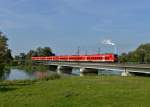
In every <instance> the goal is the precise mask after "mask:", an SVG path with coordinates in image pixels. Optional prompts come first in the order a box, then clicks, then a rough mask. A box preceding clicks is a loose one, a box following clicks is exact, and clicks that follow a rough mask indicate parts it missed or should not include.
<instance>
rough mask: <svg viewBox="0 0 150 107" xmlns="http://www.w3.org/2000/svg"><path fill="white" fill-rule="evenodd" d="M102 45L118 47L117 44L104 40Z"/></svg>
mask: <svg viewBox="0 0 150 107" xmlns="http://www.w3.org/2000/svg"><path fill="white" fill-rule="evenodd" d="M102 43H103V44H106V45H112V46H114V45H116V44H115V43H113V42H112V41H111V40H110V39H106V40H103V41H102Z"/></svg>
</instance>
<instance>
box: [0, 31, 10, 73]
mask: <svg viewBox="0 0 150 107" xmlns="http://www.w3.org/2000/svg"><path fill="white" fill-rule="evenodd" d="M7 40H8V39H7V38H6V36H5V35H4V34H3V33H2V32H0V71H1V70H3V69H4V66H5V65H6V64H10V63H11V61H12V56H11V50H10V49H8V47H7V46H8V45H7Z"/></svg>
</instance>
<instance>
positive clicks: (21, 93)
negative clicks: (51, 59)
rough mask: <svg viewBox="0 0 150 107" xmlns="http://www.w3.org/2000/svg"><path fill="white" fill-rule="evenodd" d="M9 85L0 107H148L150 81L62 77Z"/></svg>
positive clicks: (1, 93)
mask: <svg viewBox="0 0 150 107" xmlns="http://www.w3.org/2000/svg"><path fill="white" fill-rule="evenodd" d="M0 83H3V82H0ZM6 83H7V82H6ZM8 83H9V82H8ZM8 83H7V86H3V87H2V88H0V107H149V98H150V78H146V77H118V76H102V77H100V76H99V77H95V76H94V77H63V78H60V79H55V80H40V81H24V82H23V81H17V82H14V83H9V84H8ZM21 83H25V85H20V84H21ZM28 83H29V84H28ZM3 84H5V83H3ZM12 84H13V85H12ZM3 88H4V89H3Z"/></svg>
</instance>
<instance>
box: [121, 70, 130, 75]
mask: <svg viewBox="0 0 150 107" xmlns="http://www.w3.org/2000/svg"><path fill="white" fill-rule="evenodd" d="M129 75H130V74H129V72H128V71H127V68H124V71H123V72H122V73H121V76H129Z"/></svg>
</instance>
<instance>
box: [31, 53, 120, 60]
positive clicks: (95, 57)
mask: <svg viewBox="0 0 150 107" xmlns="http://www.w3.org/2000/svg"><path fill="white" fill-rule="evenodd" d="M31 59H32V60H37V61H38V60H39V61H40V60H49V61H68V62H79V61H80V62H117V61H118V55H116V54H96V55H70V56H68V55H64V56H47V57H32V58H31Z"/></svg>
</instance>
